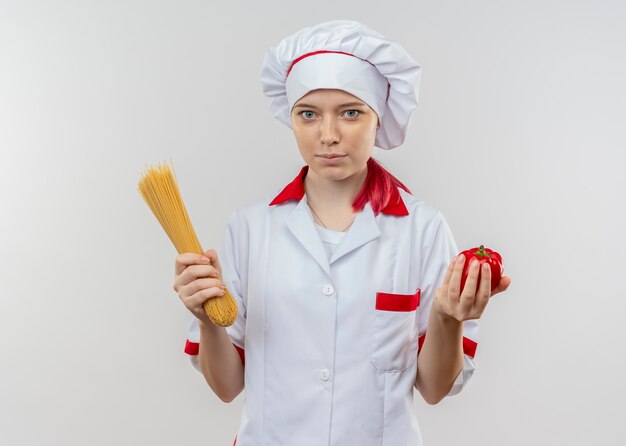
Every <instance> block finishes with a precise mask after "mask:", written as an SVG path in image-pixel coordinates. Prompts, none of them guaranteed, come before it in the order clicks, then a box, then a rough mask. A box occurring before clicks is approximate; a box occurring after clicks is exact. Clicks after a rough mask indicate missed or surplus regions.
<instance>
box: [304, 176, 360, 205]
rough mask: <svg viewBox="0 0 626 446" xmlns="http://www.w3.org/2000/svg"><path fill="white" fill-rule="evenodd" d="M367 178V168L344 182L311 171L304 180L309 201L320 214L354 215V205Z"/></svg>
mask: <svg viewBox="0 0 626 446" xmlns="http://www.w3.org/2000/svg"><path fill="white" fill-rule="evenodd" d="M366 176H367V168H364V169H363V170H362V171H360V172H357V173H355V174H354V175H351V176H350V177H348V178H345V179H343V180H332V179H328V178H324V177H322V176H321V175H319V174H317V173H316V172H314V171H313V170H312V169H309V170H308V172H307V175H306V177H305V178H304V189H305V191H306V196H307V201H308V202H309V204H310V205H311V206H313V207H314V208H315V210H316V211H317V212H318V213H320V211H321V212H323V213H324V214H327V213H338V212H339V213H345V212H350V213H352V203H353V202H354V199H355V198H356V196H357V195H358V193H359V191H360V190H361V188H362V187H363V183H364V182H365V178H366Z"/></svg>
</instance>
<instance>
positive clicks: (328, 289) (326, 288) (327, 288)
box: [322, 285, 335, 296]
mask: <svg viewBox="0 0 626 446" xmlns="http://www.w3.org/2000/svg"><path fill="white" fill-rule="evenodd" d="M322 291H323V292H324V294H326V295H327V296H330V295H331V294H333V293H334V292H335V288H333V286H332V285H324V288H322Z"/></svg>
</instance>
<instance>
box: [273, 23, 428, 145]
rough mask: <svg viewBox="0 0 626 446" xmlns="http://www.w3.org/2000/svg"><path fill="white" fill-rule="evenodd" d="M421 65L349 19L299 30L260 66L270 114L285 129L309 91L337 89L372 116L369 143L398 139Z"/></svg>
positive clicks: (409, 110)
mask: <svg viewBox="0 0 626 446" xmlns="http://www.w3.org/2000/svg"><path fill="white" fill-rule="evenodd" d="M420 75H421V67H420V66H419V65H418V64H417V63H416V62H415V61H414V60H413V59H412V58H411V56H410V55H409V54H408V53H407V52H406V50H405V49H404V48H402V47H401V46H400V45H399V44H397V43H395V42H392V41H390V40H388V39H386V38H385V37H384V36H383V35H382V34H380V33H378V32H376V31H374V30H372V29H369V28H367V27H366V26H364V25H363V24H361V23H359V22H355V21H352V20H333V21H330V22H324V23H320V24H318V25H315V26H311V27H308V28H304V29H301V30H300V31H298V32H296V33H294V34H292V35H290V36H288V37H286V38H285V39H283V40H282V41H281V42H280V43H279V44H278V45H277V46H276V47H273V48H269V49H268V50H267V51H266V53H265V60H264V61H263V66H262V68H261V84H262V87H263V93H265V95H266V96H268V97H269V98H270V110H271V112H272V115H273V116H274V117H275V118H277V119H278V120H279V121H281V122H282V123H284V124H286V125H287V126H288V127H290V128H291V109H292V108H293V106H294V104H295V103H296V102H297V101H298V99H300V98H301V97H303V96H304V95H305V94H307V93H308V92H309V91H311V90H315V89H318V88H337V89H341V90H344V91H346V92H348V93H350V94H352V95H354V96H356V97H358V98H359V99H361V100H362V101H364V102H365V103H367V104H368V105H369V106H370V107H371V108H372V109H373V110H374V111H375V112H376V114H377V115H378V118H379V120H380V127H379V128H378V130H377V131H376V139H375V142H374V145H376V146H377V147H380V148H382V149H393V148H394V147H398V146H399V145H400V144H402V143H403V142H404V138H405V136H406V132H407V128H408V125H409V122H410V117H411V113H412V112H413V110H414V109H415V107H416V105H417V89H418V88H419V80H420Z"/></svg>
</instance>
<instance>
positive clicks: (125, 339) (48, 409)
mask: <svg viewBox="0 0 626 446" xmlns="http://www.w3.org/2000/svg"><path fill="white" fill-rule="evenodd" d="M339 18H346V19H354V20H359V21H361V22H363V23H364V24H366V25H367V26H369V27H371V28H373V29H375V30H377V31H379V32H381V33H383V34H384V35H386V36H387V37H389V38H390V39H392V40H395V41H397V42H400V43H401V44H402V45H403V46H404V47H405V48H406V49H407V50H408V51H409V53H410V54H411V55H412V56H413V58H414V59H415V60H417V61H418V62H419V63H420V64H421V65H422V67H423V77H422V83H421V87H420V92H419V98H420V102H419V105H418V108H417V110H416V111H415V113H414V114H413V118H412V122H411V127H410V130H409V135H408V138H407V140H406V142H405V144H404V145H403V146H401V147H400V148H397V149H395V150H392V151H390V152H383V151H382V150H380V149H376V151H375V156H376V157H377V158H378V159H379V160H381V161H382V162H383V164H384V165H385V166H387V167H388V168H389V169H390V170H391V172H393V173H394V174H395V175H396V176H397V177H398V178H400V179H401V180H403V181H404V182H405V183H406V184H407V185H408V186H409V187H410V188H411V189H412V191H413V193H414V195H416V196H418V197H419V198H421V199H424V200H426V201H429V202H430V203H432V204H433V205H435V206H436V207H438V208H439V209H441V210H442V211H443V213H444V215H445V216H446V218H447V220H448V222H449V224H450V226H451V228H452V230H453V232H454V234H455V237H456V239H457V243H458V245H459V247H461V248H464V249H465V248H469V247H472V246H476V245H478V244H481V243H483V244H485V245H487V246H489V247H492V248H494V249H497V250H499V251H500V252H501V253H502V255H503V257H504V260H505V268H506V273H507V274H508V275H509V276H510V277H511V278H512V280H513V283H512V285H511V288H510V290H509V291H508V292H507V293H505V294H502V295H500V296H497V297H496V298H494V300H493V301H492V302H491V303H490V305H489V306H488V307H487V310H486V312H485V314H484V315H483V318H482V319H481V321H482V322H481V336H480V343H479V347H478V351H477V356H476V359H477V361H478V370H477V373H476V374H475V375H474V378H473V380H472V381H471V383H470V384H469V385H468V387H467V388H466V389H465V390H464V391H463V392H462V393H461V394H460V395H458V396H455V397H451V398H447V399H445V400H444V401H443V402H441V403H440V404H438V405H436V406H428V405H427V404H425V403H424V402H423V401H422V400H421V398H419V397H418V398H416V403H415V405H416V411H417V413H418V417H419V422H420V426H421V429H422V432H423V437H424V441H425V444H426V446H448V445H453V444H463V445H465V446H474V445H476V446H477V445H481V446H489V445H498V446H501V445H511V446H517V445H528V444H541V445H543V444H546V445H547V444H555V445H564V444H567V445H570V446H575V445H589V444H597V445H602V446H611V445H618V444H623V441H624V440H623V439H624V438H625V436H626V427H625V424H624V422H623V416H624V413H626V398H625V396H626V392H625V390H626V388H625V380H624V378H623V376H624V366H625V363H626V360H625V354H624V353H625V349H624V345H623V334H622V333H623V332H622V330H621V329H622V327H623V324H624V322H625V318H624V314H625V310H626V304H625V302H626V298H625V297H624V291H623V290H624V285H623V282H622V281H623V280H624V276H625V275H624V267H625V266H626V261H624V255H625V253H626V249H625V248H626V243H625V241H624V232H623V231H624V228H625V227H626V216H625V210H624V195H625V192H626V180H625V178H626V175H625V173H624V171H625V168H626V156H625V154H624V153H625V149H626V144H625V143H626V138H625V136H624V124H625V122H626V119H625V118H626V116H625V113H624V104H625V103H626V86H625V79H626V57H625V53H624V42H626V27H625V26H624V23H626V5H625V3H624V2H622V1H617V0H616V1H610V0H596V1H591V0H589V1H576V0H555V1H546V0H528V1H524V2H520V1H510V0H509V1H502V0H500V1H498V0H490V1H488V0H479V1H471V2H468V1H463V0H450V1H445V0H439V1H428V2H426V1H413V2H405V1H403V2H400V1H387V2H381V1H364V0H358V1H344V2H337V3H336V4H335V2H334V1H321V0H317V1H309V2H303V1H298V2H279V1H262V2H247V3H246V2H241V1H239V2H230V1H229V2H221V3H216V2H210V1H195V0H185V1H172V0H170V1H166V0H158V1H154V0H152V1H147V0H145V1H138V0H132V1H128V0H127V1H100V2H98V1H69V0H67V1H49V2H45V1H26V0H23V1H22V0H20V1H18V0H15V1H8V0H0V151H1V157H0V162H1V166H2V169H1V173H0V213H1V218H0V262H1V263H0V274H1V280H0V378H1V379H0V443H2V444H3V445H4V444H6V445H15V446H18V445H70V446H72V445H81V446H82V445H178V444H204V445H227V446H230V445H231V444H232V441H233V438H234V436H235V433H236V430H237V427H238V424H239V416H240V413H241V406H242V401H243V395H240V396H239V397H238V398H237V399H236V400H235V401H234V402H233V403H231V404H225V403H222V402H221V401H220V400H219V399H218V398H217V397H216V396H215V395H214V394H213V393H212V392H211V390H210V389H209V387H208V386H207V385H206V384H205V383H204V380H203V378H202V377H201V375H199V374H198V373H197V372H196V371H195V370H194V369H193V368H192V367H191V365H190V364H189V362H188V359H187V357H186V355H184V354H183V352H182V348H183V345H184V341H185V336H186V330H187V325H188V323H189V320H190V319H189V318H190V314H189V313H188V311H187V310H186V309H185V308H184V306H183V305H182V304H181V302H180V301H179V299H178V297H177V295H176V294H175V293H174V291H173V290H172V284H173V266H174V258H175V255H176V253H175V251H174V249H173V246H172V245H171V243H170V242H169V240H168V239H167V238H166V236H165V234H164V232H163V230H162V229H161V227H160V226H159V225H158V223H157V221H156V219H155V218H154V216H153V215H152V214H151V213H150V211H149V209H148V208H147V206H146V205H145V203H144V202H143V201H142V199H141V197H140V195H139V194H138V192H137V190H136V185H137V181H138V180H139V177H140V174H141V173H142V172H143V169H144V167H145V165H146V164H153V163H156V162H159V161H163V160H169V159H170V158H171V159H172V161H173V162H174V166H175V168H176V173H177V176H178V178H179V183H180V186H181V189H182V193H183V197H184V199H185V202H186V204H187V207H188V209H189V213H190V215H191V218H192V221H193V222H194V225H195V226H196V230H197V232H198V235H199V238H200V240H201V241H202V243H203V246H204V247H205V248H208V247H217V246H218V245H219V242H220V240H221V236H222V231H223V228H224V225H225V222H226V219H227V218H228V216H230V214H231V213H232V212H233V211H234V210H235V209H236V208H238V207H241V206H243V205H245V204H247V203H250V202H252V201H254V200H256V199H258V198H260V197H261V196H263V195H265V194H267V193H269V192H270V191H272V190H274V189H277V188H279V187H281V186H283V185H284V184H286V183H287V182H289V181H290V180H291V179H292V178H293V177H294V176H295V175H296V174H297V173H298V171H299V169H300V167H301V166H302V165H303V162H302V160H301V158H300V156H299V154H298V151H297V146H296V144H295V140H294V138H293V134H292V133H291V131H290V130H289V128H287V127H286V126H284V125H283V124H281V123H280V122H279V121H277V120H275V119H274V118H272V116H271V114H270V112H269V110H268V107H267V100H266V98H265V97H264V96H263V94H262V91H261V87H260V82H259V71H260V67H261V62H262V60H263V56H264V52H265V50H266V49H267V48H268V47H270V46H274V45H276V44H277V43H278V41H279V40H280V39H281V38H283V37H285V36H287V35H289V34H291V33H293V32H295V31H296V30H298V29H300V28H302V27H305V26H310V25H313V24H315V23H318V22H321V21H326V20H331V19H339ZM355 416H358V414H355ZM296 446H297V445H296ZM350 446H352V445H350Z"/></svg>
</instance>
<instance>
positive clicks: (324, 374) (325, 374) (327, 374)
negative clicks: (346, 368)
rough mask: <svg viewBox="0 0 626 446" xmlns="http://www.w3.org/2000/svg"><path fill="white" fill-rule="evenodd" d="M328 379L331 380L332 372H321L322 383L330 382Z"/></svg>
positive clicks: (324, 370)
mask: <svg viewBox="0 0 626 446" xmlns="http://www.w3.org/2000/svg"><path fill="white" fill-rule="evenodd" d="M328 378H330V372H329V371H328V369H322V370H320V379H321V380H322V381H328Z"/></svg>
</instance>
